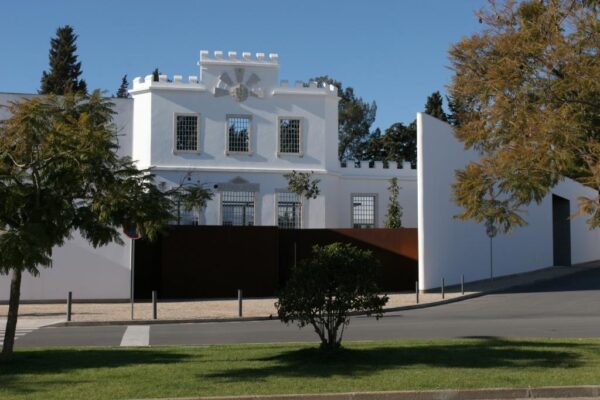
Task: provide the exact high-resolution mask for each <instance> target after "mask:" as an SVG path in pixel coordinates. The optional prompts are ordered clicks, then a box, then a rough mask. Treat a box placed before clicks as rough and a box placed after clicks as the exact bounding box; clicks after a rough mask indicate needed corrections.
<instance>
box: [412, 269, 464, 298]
mask: <svg viewBox="0 0 600 400" xmlns="http://www.w3.org/2000/svg"><path fill="white" fill-rule="evenodd" d="M419 292H420V291H419V281H416V282H415V298H416V302H417V304H419ZM460 293H461V294H462V295H463V296H464V294H465V274H461V275H460ZM440 294H441V295H442V299H445V298H446V279H445V278H442V284H441V285H440Z"/></svg>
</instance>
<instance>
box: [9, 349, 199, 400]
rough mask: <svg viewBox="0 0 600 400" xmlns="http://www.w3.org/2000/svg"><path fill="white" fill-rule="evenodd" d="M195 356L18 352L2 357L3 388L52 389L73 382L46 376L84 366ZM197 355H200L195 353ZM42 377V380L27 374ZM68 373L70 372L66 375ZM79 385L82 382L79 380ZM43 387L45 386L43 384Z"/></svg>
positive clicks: (96, 351)
mask: <svg viewBox="0 0 600 400" xmlns="http://www.w3.org/2000/svg"><path fill="white" fill-rule="evenodd" d="M190 357H192V355H188V354H184V353H182V352H176V351H170V350H155V349H139V350H133V349H130V348H128V349H43V350H24V351H16V352H15V353H14V354H13V356H12V357H11V358H10V359H9V360H0V388H1V389H3V390H7V391H8V392H10V393H13V394H28V393H33V392H37V391H38V390H42V391H48V390H52V386H57V387H58V386H64V385H65V384H67V383H70V384H72V383H74V382H73V381H68V380H66V381H63V380H56V379H52V380H49V379H45V378H44V375H47V374H68V373H69V372H72V371H78V370H85V369H98V368H100V369H103V368H104V369H109V368H118V367H127V366H132V365H152V364H160V365H165V364H173V363H178V362H183V361H186V360H187V359H189V358H190ZM193 357H194V358H198V357H199V355H198V354H195V355H193ZM31 376H39V377H40V383H41V384H36V382H31V380H30V379H27V377H31ZM66 376H68V375H66ZM76 383H77V384H81V383H83V382H82V381H80V380H78V381H77V382H76ZM42 386H43V387H42ZM0 397H1V395H0Z"/></svg>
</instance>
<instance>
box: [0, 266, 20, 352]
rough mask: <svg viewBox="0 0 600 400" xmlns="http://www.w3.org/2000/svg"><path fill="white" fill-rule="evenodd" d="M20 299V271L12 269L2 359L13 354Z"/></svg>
mask: <svg viewBox="0 0 600 400" xmlns="http://www.w3.org/2000/svg"><path fill="white" fill-rule="evenodd" d="M20 298H21V270H18V269H14V270H13V271H12V278H11V280H10V299H9V301H8V317H7V319H6V331H5V332H4V345H3V347H2V357H3V358H5V357H9V356H10V355H11V354H12V352H13V347H14V344H15V333H16V331H17V316H18V315H19V300H20Z"/></svg>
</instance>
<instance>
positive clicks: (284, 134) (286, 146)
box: [279, 118, 301, 154]
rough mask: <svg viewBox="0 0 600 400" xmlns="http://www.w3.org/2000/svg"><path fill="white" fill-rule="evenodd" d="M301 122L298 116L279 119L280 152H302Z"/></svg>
mask: <svg viewBox="0 0 600 400" xmlns="http://www.w3.org/2000/svg"><path fill="white" fill-rule="evenodd" d="M300 135H301V123H300V119H298V118H280V119H279V153H281V154H300V153H301V152H300Z"/></svg>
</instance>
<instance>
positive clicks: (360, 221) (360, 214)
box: [352, 194, 376, 228]
mask: <svg viewBox="0 0 600 400" xmlns="http://www.w3.org/2000/svg"><path fill="white" fill-rule="evenodd" d="M375 201H376V196H375V195H374V194H353V195H352V227H353V228H375Z"/></svg>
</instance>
